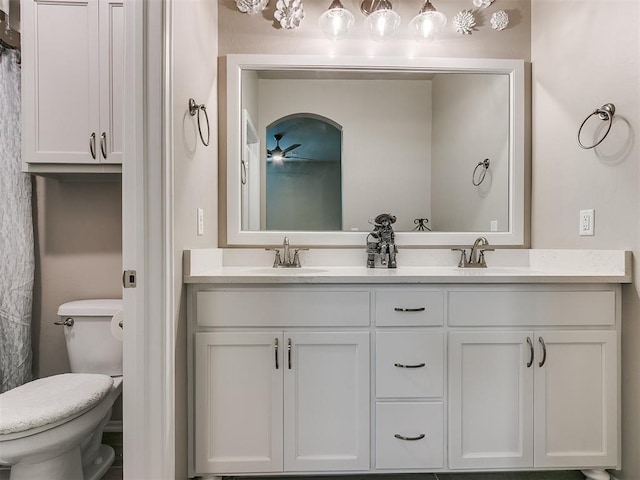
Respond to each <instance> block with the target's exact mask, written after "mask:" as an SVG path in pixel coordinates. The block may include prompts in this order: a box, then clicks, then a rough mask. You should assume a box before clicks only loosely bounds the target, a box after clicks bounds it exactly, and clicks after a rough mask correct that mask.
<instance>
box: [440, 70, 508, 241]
mask: <svg viewBox="0 0 640 480" xmlns="http://www.w3.org/2000/svg"><path fill="white" fill-rule="evenodd" d="M508 91H509V77H508V76H507V75H455V74H449V75H446V74H439V75H436V76H435V78H434V79H433V151H432V152H433V162H432V167H431V170H432V176H433V179H434V182H433V185H432V209H433V219H432V222H431V223H432V227H433V229H434V230H436V231H444V232H466V231H472V232H474V231H475V232H488V231H491V222H492V221H494V220H495V221H497V224H498V227H497V231H502V232H504V231H507V230H509V224H508V223H509V96H508V95H506V94H505V92H508ZM487 125H493V126H495V128H486V126H487ZM485 158H488V159H489V161H490V162H491V163H490V166H489V168H488V170H487V171H486V174H485V177H484V180H483V181H482V183H481V184H480V185H479V186H477V187H476V186H474V185H473V183H472V176H473V174H474V170H475V169H476V166H477V164H478V162H481V161H483V160H484V159H485ZM483 170H484V168H483V167H480V168H478V170H477V171H476V172H475V179H476V183H477V182H478V181H479V178H480V175H481V172H482V171H483Z"/></svg>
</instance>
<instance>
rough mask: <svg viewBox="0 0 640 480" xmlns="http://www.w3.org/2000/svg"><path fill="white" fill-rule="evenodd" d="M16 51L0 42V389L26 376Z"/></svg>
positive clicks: (24, 181) (26, 220) (29, 265)
mask: <svg viewBox="0 0 640 480" xmlns="http://www.w3.org/2000/svg"><path fill="white" fill-rule="evenodd" d="M20 132H21V130H20V67H19V53H18V52H16V51H14V50H8V49H3V48H0V393H2V392H5V391H7V390H10V389H12V388H14V387H17V386H19V385H22V384H23V383H26V382H28V381H29V380H31V302H32V297H33V272H34V263H35V260H34V251H33V221H32V214H31V179H30V177H29V175H27V174H25V173H22V172H21V171H20V168H21V159H20Z"/></svg>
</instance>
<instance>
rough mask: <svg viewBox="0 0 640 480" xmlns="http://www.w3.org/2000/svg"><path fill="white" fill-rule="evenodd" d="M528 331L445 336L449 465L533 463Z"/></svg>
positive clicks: (530, 359) (464, 466)
mask: <svg viewBox="0 0 640 480" xmlns="http://www.w3.org/2000/svg"><path fill="white" fill-rule="evenodd" d="M527 339H529V341H532V340H533V334H532V332H504V331H493V332H451V333H450V334H449V369H450V370H449V427H450V429H449V466H450V468H452V469H455V468H465V469H466V468H519V467H531V466H532V465H533V365H534V364H533V362H532V354H533V348H532V346H530V344H529V341H528V340H527Z"/></svg>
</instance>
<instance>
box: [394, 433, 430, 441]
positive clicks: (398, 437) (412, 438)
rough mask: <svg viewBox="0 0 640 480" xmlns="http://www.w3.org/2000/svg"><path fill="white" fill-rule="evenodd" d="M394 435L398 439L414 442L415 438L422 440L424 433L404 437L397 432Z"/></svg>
mask: <svg viewBox="0 0 640 480" xmlns="http://www.w3.org/2000/svg"><path fill="white" fill-rule="evenodd" d="M394 437H396V438H397V439H398V440H407V441H409V442H414V441H416V440H422V439H423V438H424V437H425V434H424V433H421V434H420V435H418V436H417V437H405V436H404V435H400V434H399V433H396V434H395V435H394Z"/></svg>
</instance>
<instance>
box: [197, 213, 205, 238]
mask: <svg viewBox="0 0 640 480" xmlns="http://www.w3.org/2000/svg"><path fill="white" fill-rule="evenodd" d="M198 235H199V236H202V235H204V209H203V208H198Z"/></svg>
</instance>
